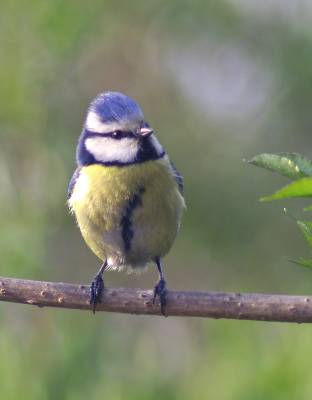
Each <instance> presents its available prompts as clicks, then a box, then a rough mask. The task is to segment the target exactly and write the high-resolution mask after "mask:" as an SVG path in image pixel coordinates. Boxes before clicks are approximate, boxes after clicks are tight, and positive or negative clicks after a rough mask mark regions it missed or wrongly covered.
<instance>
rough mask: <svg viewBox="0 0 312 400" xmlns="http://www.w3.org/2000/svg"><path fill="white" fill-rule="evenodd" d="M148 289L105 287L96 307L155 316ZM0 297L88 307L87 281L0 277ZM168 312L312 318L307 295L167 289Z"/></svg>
mask: <svg viewBox="0 0 312 400" xmlns="http://www.w3.org/2000/svg"><path fill="white" fill-rule="evenodd" d="M152 296H153V293H152V291H151V290H143V289H126V288H108V287H106V288H105V290H104V293H103V296H102V302H101V303H100V304H98V306H97V311H109V312H118V313H128V314H148V315H160V307H159V304H158V303H156V304H153V303H152ZM0 300H1V301H9V302H14V303H24V304H29V305H35V306H38V307H60V308H69V309H81V310H90V305H89V286H86V285H76V284H69V283H54V282H41V281H30V280H23V279H14V278H4V277H0ZM166 312H167V315H168V316H184V317H208V318H229V319H245V320H255V321H280V322H297V323H303V322H312V296H288V295H279V294H260V293H219V292H181V291H173V290H170V291H168V292H167V306H166Z"/></svg>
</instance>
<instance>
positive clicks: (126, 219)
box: [120, 186, 145, 253]
mask: <svg viewBox="0 0 312 400" xmlns="http://www.w3.org/2000/svg"><path fill="white" fill-rule="evenodd" d="M144 192H145V187H144V186H141V187H140V188H139V189H138V191H137V192H136V193H135V194H134V196H133V197H132V198H131V199H130V200H129V201H128V203H127V205H126V207H125V211H124V214H123V217H122V218H121V221H120V225H121V236H122V239H123V242H124V246H125V251H126V253H129V251H130V250H131V241H132V239H133V236H134V232H133V224H132V216H133V211H134V210H135V209H136V208H137V207H139V206H142V195H143V193H144Z"/></svg>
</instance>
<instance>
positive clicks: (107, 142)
mask: <svg viewBox="0 0 312 400" xmlns="http://www.w3.org/2000/svg"><path fill="white" fill-rule="evenodd" d="M85 146H86V149H87V150H88V151H89V153H91V154H92V155H93V157H94V158H95V159H96V161H99V162H114V161H117V162H121V163H129V162H133V161H134V160H135V158H136V155H137V153H138V150H139V144H138V141H137V140H136V139H131V138H123V139H120V140H116V139H113V138H111V137H92V138H88V139H87V140H86V141H85Z"/></svg>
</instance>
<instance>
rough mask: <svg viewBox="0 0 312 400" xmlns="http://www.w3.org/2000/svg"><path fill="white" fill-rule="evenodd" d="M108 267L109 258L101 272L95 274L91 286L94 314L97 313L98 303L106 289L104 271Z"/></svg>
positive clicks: (91, 303)
mask: <svg viewBox="0 0 312 400" xmlns="http://www.w3.org/2000/svg"><path fill="white" fill-rule="evenodd" d="M106 267H107V260H105V261H104V262H103V264H102V265H101V268H100V269H99V272H98V273H97V274H96V275H95V277H94V279H93V281H92V282H91V287H90V305H91V306H92V311H93V314H95V308H96V305H97V303H100V302H101V295H102V292H103V289H104V281H103V272H104V271H105V268H106Z"/></svg>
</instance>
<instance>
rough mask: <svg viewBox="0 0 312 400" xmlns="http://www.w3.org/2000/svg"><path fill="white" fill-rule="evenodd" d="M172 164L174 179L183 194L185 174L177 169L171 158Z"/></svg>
mask: <svg viewBox="0 0 312 400" xmlns="http://www.w3.org/2000/svg"><path fill="white" fill-rule="evenodd" d="M170 165H171V168H172V172H173V176H174V179H175V181H176V182H177V185H178V187H179V190H180V193H181V194H182V195H183V192H184V179H183V176H182V175H181V174H180V172H179V171H178V170H177V169H176V167H175V165H174V164H173V162H172V161H171V160H170Z"/></svg>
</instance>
